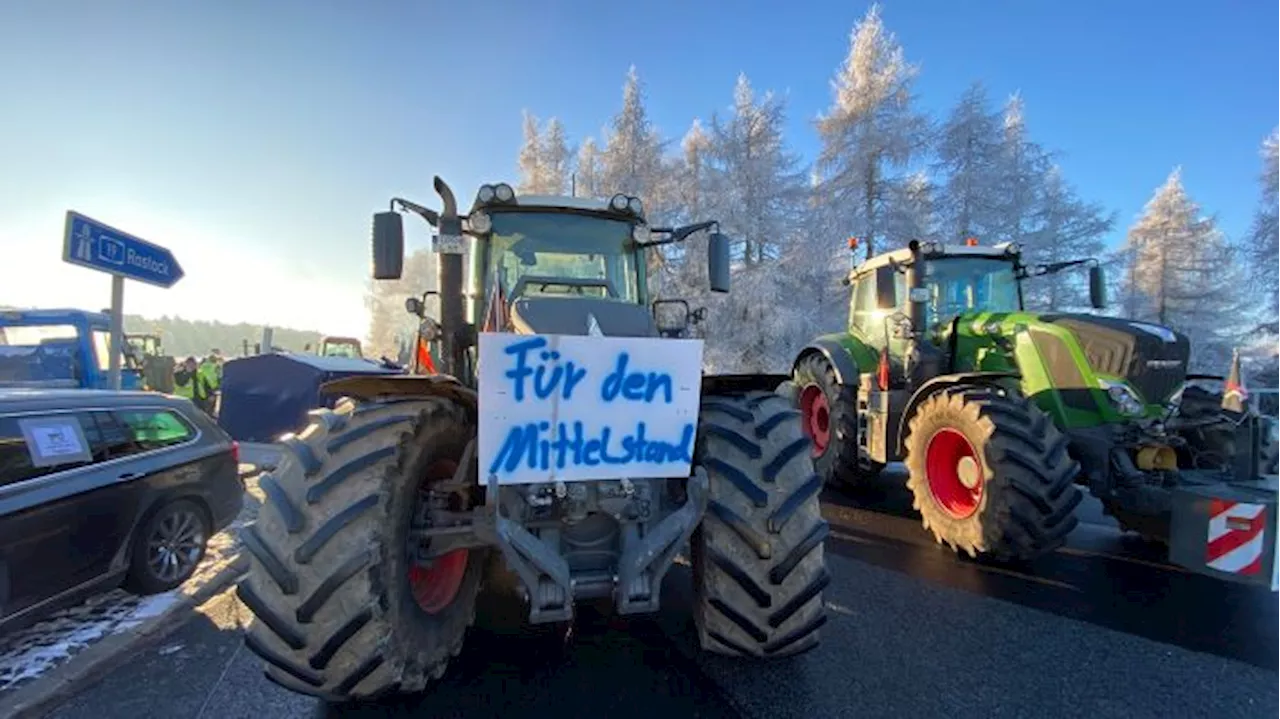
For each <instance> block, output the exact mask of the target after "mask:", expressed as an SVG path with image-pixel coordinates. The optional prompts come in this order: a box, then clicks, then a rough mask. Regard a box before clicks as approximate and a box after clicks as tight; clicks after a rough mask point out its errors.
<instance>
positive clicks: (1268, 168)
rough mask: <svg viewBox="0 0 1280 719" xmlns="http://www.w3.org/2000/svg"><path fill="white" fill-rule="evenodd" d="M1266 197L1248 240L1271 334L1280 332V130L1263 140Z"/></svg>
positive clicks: (1262, 180)
mask: <svg viewBox="0 0 1280 719" xmlns="http://www.w3.org/2000/svg"><path fill="white" fill-rule="evenodd" d="M1258 179H1259V182H1260V184H1261V186H1262V188H1261V189H1262V197H1261V198H1260V201H1259V203H1258V210H1257V212H1256V213H1255V214H1254V217H1253V227H1252V228H1251V229H1250V232H1249V237H1248V239H1247V241H1246V242H1245V243H1244V244H1245V253H1244V254H1245V257H1246V258H1247V260H1248V262H1249V269H1250V279H1251V280H1252V286H1253V289H1254V291H1255V292H1257V293H1258V295H1260V297H1261V298H1262V299H1264V300H1265V301H1264V302H1261V303H1260V305H1261V308H1262V314H1263V317H1261V318H1260V321H1261V323H1262V324H1263V325H1264V326H1265V328H1266V329H1267V330H1268V332H1269V333H1270V334H1271V335H1276V334H1278V333H1280V330H1278V328H1277V323H1278V322H1280V217H1278V216H1277V215H1278V213H1280V130H1277V131H1272V133H1271V135H1270V136H1269V137H1267V139H1266V140H1265V141H1263V143H1262V175H1261V176H1260V177H1259V178H1258Z"/></svg>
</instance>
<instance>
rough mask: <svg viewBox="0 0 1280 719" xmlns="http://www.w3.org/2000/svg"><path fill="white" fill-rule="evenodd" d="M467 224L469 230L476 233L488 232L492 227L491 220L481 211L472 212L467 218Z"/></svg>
mask: <svg viewBox="0 0 1280 719" xmlns="http://www.w3.org/2000/svg"><path fill="white" fill-rule="evenodd" d="M467 224H468V225H470V226H471V231H472V232H474V233H476V234H477V235H484V234H488V232H489V230H492V229H493V220H491V219H489V216H488V215H486V214H484V213H483V212H472V213H471V216H470V217H469V218H467Z"/></svg>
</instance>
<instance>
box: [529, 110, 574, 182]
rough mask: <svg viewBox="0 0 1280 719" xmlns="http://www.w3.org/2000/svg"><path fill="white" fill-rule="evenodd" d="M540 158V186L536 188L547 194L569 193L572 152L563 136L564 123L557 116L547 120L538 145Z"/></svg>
mask: <svg viewBox="0 0 1280 719" xmlns="http://www.w3.org/2000/svg"><path fill="white" fill-rule="evenodd" d="M540 151H541V155H542V157H541V159H540V162H539V163H538V164H539V165H540V166H541V167H540V169H541V170H542V177H541V183H540V184H541V187H539V188H538V189H539V190H540V191H541V192H542V193H543V194H547V195H566V194H568V193H569V163H570V160H571V159H572V158H573V153H572V151H571V150H570V149H569V141H568V139H566V137H565V133H564V123H562V122H560V120H559V118H555V117H553V118H551V119H550V120H548V121H547V130H546V132H545V133H544V134H543V137H542V143H541V147H540Z"/></svg>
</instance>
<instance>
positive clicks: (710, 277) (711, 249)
mask: <svg viewBox="0 0 1280 719" xmlns="http://www.w3.org/2000/svg"><path fill="white" fill-rule="evenodd" d="M707 281H708V284H709V285H710V286H711V291H712V292H722V293H723V292H728V291H729V238H728V237H726V236H724V235H722V234H720V233H719V232H712V233H711V236H710V237H709V238H708V239H707Z"/></svg>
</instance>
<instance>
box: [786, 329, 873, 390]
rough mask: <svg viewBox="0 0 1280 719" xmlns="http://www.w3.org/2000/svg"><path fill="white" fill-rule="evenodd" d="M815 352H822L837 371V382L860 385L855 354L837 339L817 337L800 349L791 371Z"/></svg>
mask: <svg viewBox="0 0 1280 719" xmlns="http://www.w3.org/2000/svg"><path fill="white" fill-rule="evenodd" d="M813 354H821V355H822V356H823V357H824V358H825V359H826V360H827V362H829V363H831V368H832V369H833V370H835V373H836V382H838V383H840V384H842V385H849V386H854V387H856V386H857V385H858V365H856V364H855V363H854V361H853V355H851V354H849V350H847V349H845V348H844V347H843V346H842V345H841V344H840V343H839V342H836V341H835V340H829V339H816V340H814V341H812V342H810V343H809V344H807V345H805V348H804V349H802V350H800V354H798V355H796V361H795V362H793V363H792V365H791V371H792V372H793V373H794V372H795V370H796V368H797V367H799V366H800V363H801V362H803V361H804V360H805V358H807V357H809V356H810V355H813Z"/></svg>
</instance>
